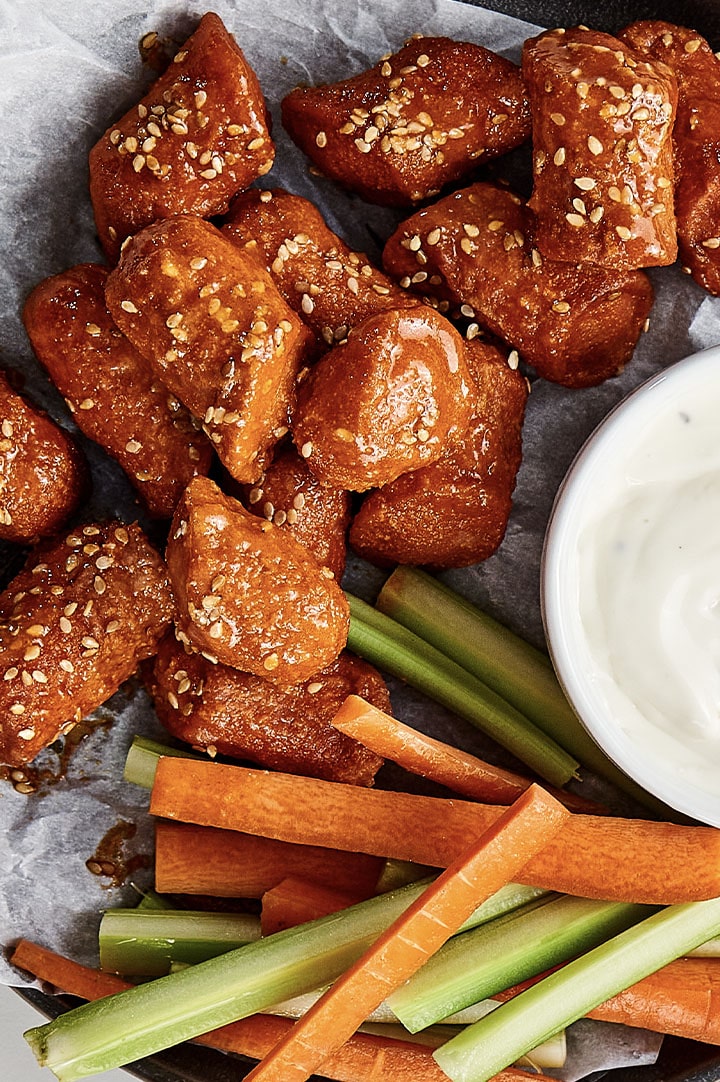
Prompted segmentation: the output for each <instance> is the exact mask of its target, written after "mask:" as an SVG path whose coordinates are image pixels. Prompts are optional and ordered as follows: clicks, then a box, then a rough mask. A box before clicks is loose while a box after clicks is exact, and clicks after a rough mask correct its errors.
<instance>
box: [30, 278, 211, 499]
mask: <svg viewBox="0 0 720 1082" xmlns="http://www.w3.org/2000/svg"><path fill="white" fill-rule="evenodd" d="M107 276H108V270H107V268H106V267H101V266H99V265H98V264H95V263H85V264H83V265H81V266H78V267H73V268H71V269H70V270H68V271H65V272H64V273H62V274H57V275H55V276H54V277H53V278H47V279H45V281H44V282H41V283H40V285H38V286H36V287H35V289H34V290H33V291H32V293H31V294H30V296H29V298H28V300H27V302H26V304H25V308H24V311H23V321H24V323H25V329H26V330H27V333H28V336H29V338H30V341H31V343H32V346H33V349H34V350H35V353H36V355H37V357H38V359H39V361H40V363H41V364H42V365H43V367H44V368H45V370H46V371H47V373H48V375H49V376H50V378H51V379H52V381H53V383H54V384H55V386H56V387H57V388H58V390H59V391H60V393H61V394H62V395H63V396H64V398H65V400H66V402H67V404H68V406H69V407H70V410H71V411H72V413H73V415H74V417H75V420H76V422H77V425H78V427H79V428H80V430H81V431H82V432H83V433H84V434H85V435H86V436H88V437H89V439H91V440H95V441H96V442H97V443H99V444H100V445H101V446H102V447H104V448H105V450H106V451H107V452H108V453H109V454H110V455H112V456H113V458H115V459H117V461H118V462H119V463H120V465H121V466H122V468H123V469H124V470H125V472H126V474H127V475H128V477H129V479H130V481H131V483H132V485H133V486H134V487H135V489H136V490H137V493H138V496H139V497H140V500H141V502H142V504H143V506H144V507H145V508H146V510H147V511H148V513H149V514H150V515H152V516H155V517H158V518H172V514H173V511H174V510H175V505H176V503H177V501H178V500H179V499H180V496H181V495H182V492H183V490H184V489H185V486H186V485H187V484H188V482H189V481H190V480H191V478H193V477H194V476H195V475H196V474H200V473H203V474H204V473H207V471H208V469H209V467H210V462H211V460H212V448H211V446H210V444H209V443H208V440H207V439H206V437H205V436H204V435H203V433H202V432H199V431H198V429H197V428H196V427H195V426H194V425H193V424H192V421H191V417H190V415H189V413H188V412H187V410H186V409H185V408H184V406H182V405H181V404H180V402H179V401H178V400H177V398H175V396H174V395H171V394H170V392H169V391H168V389H167V388H166V387H165V386H164V385H163V384H162V383H160V381H159V380H158V378H157V376H156V375H155V373H154V372H153V370H152V368H151V367H150V365H149V364H148V362H147V361H146V360H145V358H144V357H142V356H141V355H140V353H138V351H137V350H136V349H135V347H134V346H133V345H132V343H131V342H129V341H128V339H127V338H125V336H124V335H123V334H121V333H120V331H119V330H118V329H117V327H116V326H115V324H114V323H113V321H112V318H111V316H110V313H109V312H108V310H107V307H106V305H105V283H106V281H107Z"/></svg>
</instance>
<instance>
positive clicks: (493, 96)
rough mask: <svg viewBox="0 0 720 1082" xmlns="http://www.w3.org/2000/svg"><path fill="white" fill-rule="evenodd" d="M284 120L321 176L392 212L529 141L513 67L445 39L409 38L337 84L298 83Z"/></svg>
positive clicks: (285, 104)
mask: <svg viewBox="0 0 720 1082" xmlns="http://www.w3.org/2000/svg"><path fill="white" fill-rule="evenodd" d="M282 121H283V124H284V126H285V127H286V128H287V130H288V131H289V133H290V135H291V136H292V138H293V139H294V141H295V142H296V143H297V144H298V146H299V147H300V148H301V149H302V150H303V151H304V152H305V153H306V154H307V155H308V157H309V158H311V159H312V161H313V162H314V163H315V164H316V165H317V167H318V168H319V169H320V170H321V171H322V172H323V173H324V174H325V175H326V176H328V177H331V178H332V179H333V180H336V181H339V183H340V184H342V185H344V186H345V187H347V188H350V189H351V190H352V191H355V192H357V193H358V194H359V195H361V196H362V197H363V198H364V199H366V200H367V201H368V202H370V203H383V204H389V205H399V206H403V205H407V204H409V203H415V202H417V201H418V200H420V199H427V198H429V197H430V196H433V195H437V194H438V192H439V191H440V189H441V188H442V186H443V185H444V184H447V183H448V182H449V181H452V180H457V179H459V178H460V177H462V176H464V175H465V174H466V173H468V172H469V171H470V170H471V169H472V168H473V166H474V165H475V163H476V162H477V161H478V160H486V159H489V158H494V157H497V156H498V155H499V154H504V153H506V152H507V151H508V150H512V149H513V147H516V146H519V145H520V144H521V143H523V142H524V141H525V140H526V139H527V138H528V136H529V135H530V113H529V109H528V102H527V96H526V93H525V88H524V86H523V81H522V78H521V75H520V71H519V69H518V68H517V66H516V65H515V64H513V63H512V62H511V61H509V60H506V59H505V58H504V57H501V56H498V55H497V54H496V53H492V52H490V51H489V50H487V49H483V48H482V46H480V45H472V44H470V43H468V42H462V41H452V40H451V39H450V38H443V37H427V38H424V37H422V36H417V37H412V38H411V39H410V40H409V41H408V42H407V43H406V44H405V45H404V46H403V48H402V49H400V51H399V52H397V53H395V54H394V55H392V56H391V55H389V54H388V55H387V56H385V57H383V58H382V59H381V60H380V61H378V63H377V64H376V65H375V67H373V68H370V69H369V70H368V71H364V72H362V73H361V74H359V75H356V76H354V77H353V78H351V79H347V80H345V81H344V82H340V83H334V84H331V85H325V86H318V87H297V88H296V89H295V90H293V91H292V92H291V93H290V94H288V95H287V97H286V98H284V100H283V103H282Z"/></svg>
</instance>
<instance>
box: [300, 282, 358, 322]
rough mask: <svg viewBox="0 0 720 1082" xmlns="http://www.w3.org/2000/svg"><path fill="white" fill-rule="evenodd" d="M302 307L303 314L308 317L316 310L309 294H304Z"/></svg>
mask: <svg viewBox="0 0 720 1082" xmlns="http://www.w3.org/2000/svg"><path fill="white" fill-rule="evenodd" d="M356 285H357V283H356ZM300 307H301V308H302V310H303V312H304V313H305V315H306V316H309V315H312V312H313V310H314V308H315V302H314V301H313V299H312V297H311V296H310V295H309V294H308V293H303V297H302V301H301V302H300Z"/></svg>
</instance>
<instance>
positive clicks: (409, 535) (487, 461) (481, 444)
mask: <svg viewBox="0 0 720 1082" xmlns="http://www.w3.org/2000/svg"><path fill="white" fill-rule="evenodd" d="M465 352H466V359H467V363H468V368H469V370H470V377H471V380H470V401H471V409H472V419H471V422H470V426H469V428H468V430H467V431H463V432H461V433H458V434H457V435H456V436H455V437H454V439H452V440H448V442H447V444H446V446H445V448H444V450H443V453H442V455H441V457H440V458H439V459H438V460H437V462H433V463H431V464H430V465H429V466H423V467H421V468H420V469H419V470H414V471H413V472H412V473H406V474H403V475H402V477H398V478H397V480H396V481H392V482H391V483H390V484H389V485H385V486H384V487H383V488H381V489H377V490H376V491H374V492H371V493H370V494H369V495H368V497H367V498H366V499H365V501H364V503H363V504H362V506H361V508H360V510H359V511H358V513H357V515H356V516H355V518H354V519H353V523H352V527H351V529H350V544H351V545H352V547H353V548H354V549H355V551H356V552H357V553H358V554H359V555H360V556H363V557H364V558H365V559H367V560H370V561H371V563H376V564H380V565H389V564H396V563H398V564H423V565H426V566H428V567H432V568H436V569H440V568H446V567H467V566H468V565H470V564H475V563H479V562H480V561H481V560H485V559H487V557H488V556H491V555H492V553H493V552H495V550H496V549H497V548H498V546H499V545H500V542H501V541H502V539H503V537H504V536H505V530H506V527H507V521H508V517H509V515H510V509H511V506H512V493H513V489H514V487H515V477H516V474H517V471H518V469H519V468H520V458H521V450H522V423H523V417H524V414H525V403H526V401H527V396H528V385H527V381H526V380H525V378H524V376H522V375H521V374H520V372H519V371H518V370H517V368H514V369H513V368H511V367H510V366H509V365H508V363H507V361H506V360H505V357H504V356H503V354H502V353H501V352H500V351H499V350H498V349H496V348H495V346H491V345H489V344H488V343H486V342H481V341H479V340H478V339H475V340H473V341H472V342H468V343H467V345H466V347H465Z"/></svg>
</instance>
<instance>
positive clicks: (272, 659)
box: [263, 653, 280, 672]
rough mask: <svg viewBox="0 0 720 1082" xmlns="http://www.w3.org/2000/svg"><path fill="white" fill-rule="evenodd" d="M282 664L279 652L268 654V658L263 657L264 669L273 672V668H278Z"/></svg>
mask: <svg viewBox="0 0 720 1082" xmlns="http://www.w3.org/2000/svg"><path fill="white" fill-rule="evenodd" d="M279 664H280V658H279V657H278V656H277V654H275V653H273V654H268V656H267V657H266V658H263V669H267V671H268V672H272V670H273V669H277V667H278V665H279Z"/></svg>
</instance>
